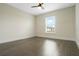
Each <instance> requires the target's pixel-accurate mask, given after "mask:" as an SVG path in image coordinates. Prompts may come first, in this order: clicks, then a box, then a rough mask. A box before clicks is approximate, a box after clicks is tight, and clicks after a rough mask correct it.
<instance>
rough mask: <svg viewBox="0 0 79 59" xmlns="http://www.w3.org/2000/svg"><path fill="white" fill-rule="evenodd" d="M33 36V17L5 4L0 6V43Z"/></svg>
mask: <svg viewBox="0 0 79 59" xmlns="http://www.w3.org/2000/svg"><path fill="white" fill-rule="evenodd" d="M34 35H35V31H34V16H32V15H30V14H27V13H25V12H22V11H20V10H18V9H16V8H13V7H10V6H8V5H6V4H0V43H3V42H8V41H14V40H18V39H24V38H28V37H33V36H34Z"/></svg>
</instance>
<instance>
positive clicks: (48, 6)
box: [8, 3, 75, 15]
mask: <svg viewBox="0 0 79 59" xmlns="http://www.w3.org/2000/svg"><path fill="white" fill-rule="evenodd" d="M8 5H11V6H13V7H16V8H18V9H20V10H22V11H25V12H27V13H30V14H32V15H39V14H43V13H47V12H50V11H55V10H58V9H62V8H67V7H71V6H74V5H75V4H74V3H44V5H43V6H44V8H45V9H38V8H31V6H35V5H38V3H8Z"/></svg>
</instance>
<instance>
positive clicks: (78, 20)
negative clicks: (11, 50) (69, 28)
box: [76, 4, 79, 48]
mask: <svg viewBox="0 0 79 59" xmlns="http://www.w3.org/2000/svg"><path fill="white" fill-rule="evenodd" d="M76 39H77V40H76V42H77V45H78V48H79V4H76Z"/></svg>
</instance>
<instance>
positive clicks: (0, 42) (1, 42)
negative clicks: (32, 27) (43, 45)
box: [0, 36, 35, 44]
mask: <svg viewBox="0 0 79 59" xmlns="http://www.w3.org/2000/svg"><path fill="white" fill-rule="evenodd" d="M32 37H35V36H27V37H22V38H18V39H12V40H7V41H0V44H3V43H8V42H12V41H17V40H23V39H28V38H32Z"/></svg>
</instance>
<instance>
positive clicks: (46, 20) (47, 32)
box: [45, 16, 56, 33]
mask: <svg viewBox="0 0 79 59" xmlns="http://www.w3.org/2000/svg"><path fill="white" fill-rule="evenodd" d="M48 17H55V27H54V29H55V30H54V31H51V32H48V31H47V19H46V18H47V17H45V33H56V16H48Z"/></svg>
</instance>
